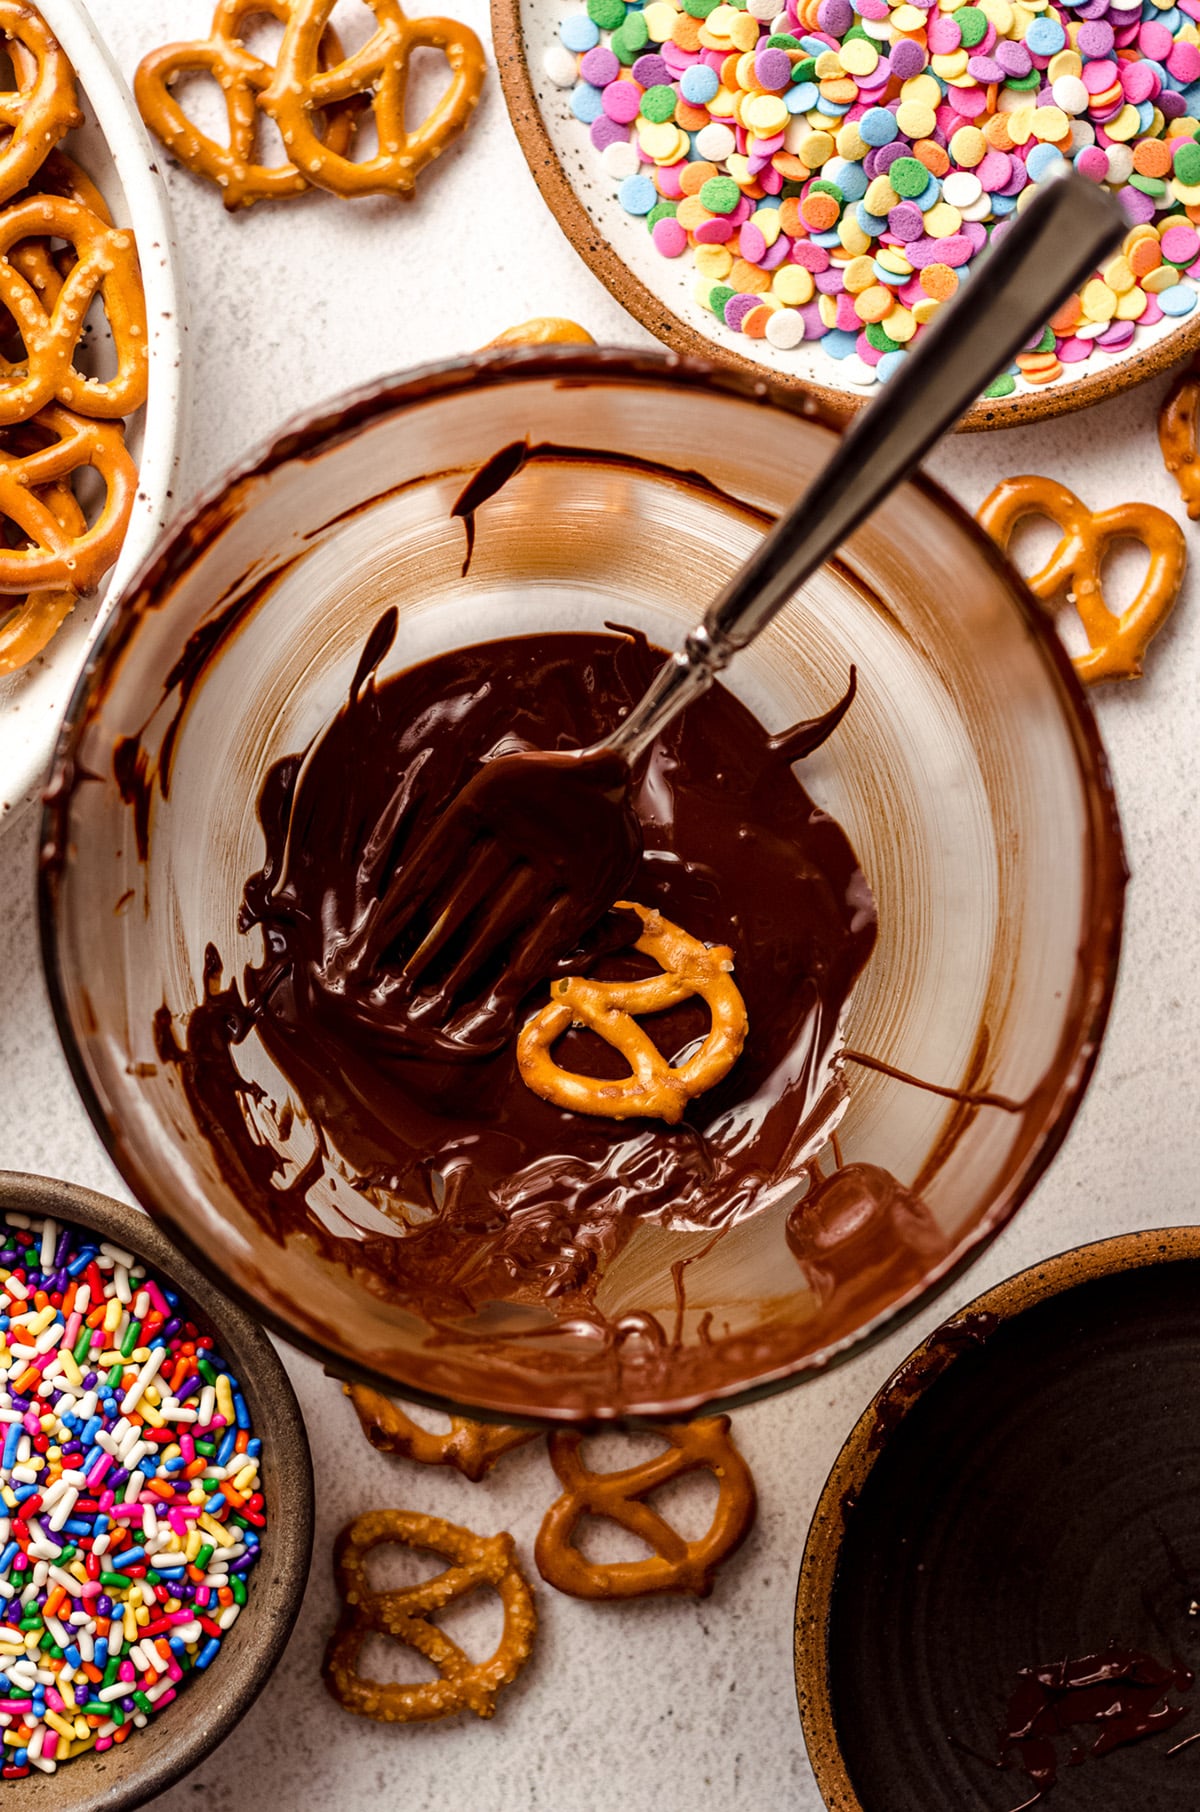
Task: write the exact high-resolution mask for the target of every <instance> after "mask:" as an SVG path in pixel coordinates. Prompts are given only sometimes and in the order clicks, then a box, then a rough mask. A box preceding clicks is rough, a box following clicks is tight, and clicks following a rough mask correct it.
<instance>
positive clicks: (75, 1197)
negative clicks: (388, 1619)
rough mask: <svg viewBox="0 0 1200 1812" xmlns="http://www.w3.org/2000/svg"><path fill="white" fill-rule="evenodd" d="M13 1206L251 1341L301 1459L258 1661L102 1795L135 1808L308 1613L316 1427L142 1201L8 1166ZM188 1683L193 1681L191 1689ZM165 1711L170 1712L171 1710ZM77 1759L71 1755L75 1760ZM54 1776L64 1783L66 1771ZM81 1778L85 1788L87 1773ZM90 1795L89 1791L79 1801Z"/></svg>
mask: <svg viewBox="0 0 1200 1812" xmlns="http://www.w3.org/2000/svg"><path fill="white" fill-rule="evenodd" d="M9 1210H14V1211H16V1212H18V1213H22V1214H30V1215H38V1214H41V1215H46V1214H52V1215H53V1216H54V1217H55V1219H57V1220H62V1221H72V1222H75V1223H77V1224H78V1225H79V1226H83V1227H87V1228H89V1229H91V1230H92V1231H93V1232H97V1233H100V1234H102V1235H104V1237H105V1238H108V1239H115V1240H116V1241H117V1242H118V1244H120V1245H122V1246H124V1247H126V1248H127V1249H129V1250H130V1251H133V1252H135V1253H136V1255H137V1256H138V1258H141V1259H144V1260H145V1261H146V1262H147V1263H148V1264H149V1265H151V1266H153V1268H154V1269H155V1270H156V1271H159V1272H161V1273H162V1274H163V1275H165V1276H166V1277H168V1278H169V1279H170V1281H171V1283H172V1284H174V1285H176V1286H177V1287H178V1288H179V1289H180V1290H181V1291H182V1293H183V1294H184V1295H185V1296H186V1297H187V1298H188V1299H189V1301H190V1302H192V1303H194V1305H195V1307H196V1308H197V1309H198V1310H199V1311H200V1313H201V1315H202V1316H203V1317H204V1319H206V1320H207V1321H210V1322H211V1323H212V1326H213V1329H214V1331H215V1332H216V1333H217V1334H218V1335H219V1336H220V1337H222V1338H224V1337H225V1336H226V1335H227V1334H230V1335H232V1336H233V1337H234V1338H236V1340H237V1341H238V1344H239V1347H240V1348H241V1349H242V1350H243V1352H244V1351H245V1350H246V1349H249V1351H250V1353H251V1358H250V1362H249V1365H248V1367H247V1368H246V1384H247V1388H248V1389H249V1390H250V1391H251V1392H252V1394H253V1395H254V1396H256V1397H257V1396H259V1395H260V1394H261V1395H262V1396H264V1397H265V1396H266V1394H267V1392H269V1393H270V1396H271V1415H270V1419H269V1421H270V1425H269V1428H266V1427H264V1430H263V1432H264V1436H265V1438H266V1439H268V1440H270V1441H271V1442H274V1443H279V1444H280V1445H287V1446H289V1447H290V1448H291V1449H292V1450H293V1452H294V1453H295V1454H296V1456H297V1458H298V1461H299V1467H298V1476H297V1477H296V1478H295V1479H294V1480H293V1481H291V1495H290V1496H289V1499H288V1504H287V1513H286V1515H284V1514H279V1515H278V1517H277V1518H276V1519H275V1522H276V1528H277V1539H276V1542H275V1544H274V1545H273V1549H272V1569H271V1572H272V1585H273V1586H275V1585H278V1586H280V1587H281V1591H280V1598H281V1604H280V1607H279V1608H278V1610H276V1611H275V1612H274V1614H273V1615H272V1616H270V1617H269V1618H268V1619H266V1620H265V1621H264V1622H263V1623H262V1624H261V1634H260V1636H259V1639H258V1641H257V1642H256V1643H255V1644H254V1645H253V1647H252V1648H251V1649H250V1650H249V1651H247V1654H246V1656H245V1659H246V1661H247V1662H252V1666H250V1667H248V1668H247V1676H246V1683H245V1684H244V1686H243V1687H242V1689H241V1690H237V1691H232V1692H226V1693H224V1694H222V1695H220V1696H219V1697H218V1698H217V1701H216V1703H215V1705H214V1706H213V1708H212V1711H211V1713H210V1714H209V1715H208V1716H207V1717H205V1718H203V1719H199V1720H192V1723H193V1728H192V1729H191V1730H188V1729H187V1728H185V1725H184V1722H183V1720H182V1718H181V1719H180V1721H179V1731H178V1738H177V1740H176V1741H175V1742H174V1743H173V1745H172V1747H171V1749H170V1751H169V1754H168V1755H166V1756H159V1757H149V1756H148V1757H147V1758H146V1760H145V1761H144V1762H143V1763H142V1764H141V1765H134V1764H133V1763H130V1764H129V1765H128V1766H127V1768H126V1769H125V1770H124V1771H123V1772H124V1774H125V1777H126V1778H123V1779H119V1780H115V1781H113V1782H111V1783H109V1784H107V1785H106V1786H105V1787H104V1790H103V1793H102V1800H103V1804H104V1806H105V1808H106V1812H131V1809H132V1808H134V1807H137V1806H142V1805H144V1804H145V1803H146V1801H147V1800H148V1799H150V1798H152V1797H153V1796H155V1795H157V1794H159V1793H163V1792H165V1791H166V1789H167V1788H168V1787H170V1786H173V1785H174V1783H175V1782H176V1781H178V1780H181V1779H182V1778H183V1776H184V1775H185V1774H188V1773H190V1771H191V1770H192V1769H193V1768H195V1767H197V1766H198V1765H199V1763H200V1762H202V1761H203V1760H204V1759H205V1757H206V1756H208V1755H209V1754H211V1752H212V1751H213V1750H214V1749H215V1748H216V1747H217V1746H218V1744H220V1743H222V1742H224V1740H225V1738H226V1737H227V1736H229V1735H230V1733H231V1732H232V1731H233V1729H234V1728H235V1726H236V1725H238V1724H239V1723H240V1722H241V1721H242V1719H243V1717H244V1716H245V1715H246V1713H247V1712H248V1711H249V1710H250V1707H251V1706H252V1705H253V1704H254V1701H255V1700H256V1699H257V1698H258V1696H259V1694H260V1693H261V1691H262V1689H263V1687H264V1686H265V1685H266V1684H267V1681H268V1680H269V1679H270V1677H271V1675H272V1674H273V1673H274V1671H275V1668H276V1666H277V1665H278V1663H279V1661H280V1659H281V1658H282V1655H283V1651H284V1649H285V1648H286V1647H287V1644H288V1641H289V1639H290V1637H291V1633H292V1630H293V1628H294V1626H295V1623H296V1619H297V1617H298V1616H299V1614H300V1607H301V1604H302V1603H303V1600H304V1593H305V1587H306V1585H307V1581H308V1569H309V1563H310V1560H311V1557H312V1545H313V1526H314V1520H315V1494H314V1487H313V1471H312V1454H311V1451H310V1449H309V1445H308V1434H307V1431H306V1429H305V1425H304V1417H303V1415H302V1413H301V1410H300V1405H299V1403H298V1401H297V1399H296V1393H295V1391H294V1389H293V1388H292V1382H291V1379H290V1378H289V1377H288V1375H287V1372H286V1370H285V1369H284V1366H283V1362H282V1360H281V1359H280V1357H279V1355H278V1353H277V1352H276V1351H275V1348H274V1347H273V1346H272V1344H271V1342H270V1340H269V1339H268V1338H267V1335H266V1333H265V1332H264V1331H263V1329H262V1327H261V1326H260V1325H259V1322H258V1320H257V1318H256V1317H255V1316H254V1315H253V1314H252V1313H248V1312H247V1310H246V1309H245V1307H244V1306H243V1305H242V1304H241V1303H238V1302H234V1301H231V1300H230V1298H229V1297H228V1296H227V1295H226V1294H225V1292H224V1291H223V1290H222V1289H221V1287H220V1285H219V1282H218V1281H217V1278H216V1276H215V1275H210V1274H206V1273H205V1272H204V1271H203V1270H201V1269H200V1268H199V1267H197V1266H196V1265H194V1264H193V1263H192V1261H191V1259H190V1258H189V1257H188V1256H187V1254H186V1253H183V1252H181V1251H180V1250H179V1249H178V1247H177V1246H176V1245H175V1244H174V1242H173V1241H172V1240H171V1239H170V1238H169V1237H168V1236H167V1234H166V1233H164V1232H163V1230H162V1228H161V1227H160V1226H159V1225H158V1224H157V1223H156V1222H155V1221H154V1220H152V1219H151V1217H150V1216H149V1215H148V1214H147V1213H145V1212H144V1211H143V1210H142V1209H140V1208H134V1207H131V1206H130V1205H129V1204H128V1203H127V1202H121V1201H118V1200H117V1199H116V1198H115V1197H113V1196H107V1195H101V1194H100V1193H99V1192H98V1191H97V1190H94V1189H88V1188H86V1187H85V1186H84V1185H83V1184H82V1183H69V1182H66V1181H65V1180H63V1179H60V1178H57V1177H47V1176H42V1175H39V1174H38V1173H37V1172H34V1171H18V1170H0V1213H5V1212H8V1211H9ZM210 1677H213V1678H219V1676H205V1678H206V1679H208V1678H210ZM190 1691H191V1689H190V1688H189V1694H190ZM180 1702H181V1703H182V1704H186V1703H187V1697H186V1696H185V1697H183V1698H181V1701H180ZM166 1715H167V1716H169V1715H170V1714H169V1708H168V1713H167V1714H166ZM120 1754H121V1755H122V1756H123V1757H124V1756H126V1755H129V1756H132V1757H134V1758H136V1757H137V1756H138V1754H139V1751H138V1748H137V1745H136V1744H130V1745H129V1746H128V1747H127V1748H126V1749H123V1750H121V1751H120ZM78 1760H79V1761H80V1762H83V1763H86V1760H87V1758H86V1757H85V1756H80V1757H79V1758H78ZM71 1765H72V1764H70V1763H68V1764H67V1768H68V1769H69V1768H70V1767H71ZM85 1771H86V1770H85ZM50 1778H51V1779H52V1780H54V1781H57V1780H58V1779H59V1778H60V1777H59V1776H58V1775H54V1776H52V1777H50ZM61 1778H62V1779H63V1780H67V1781H69V1780H72V1779H74V1776H73V1775H71V1774H69V1773H67V1772H64V1774H63V1776H62V1777H61ZM80 1786H81V1788H82V1787H83V1786H84V1781H83V1776H82V1775H81V1777H80ZM84 1797H85V1796H84V1795H82V1794H81V1799H80V1804H81V1805H82V1804H83V1803H84ZM93 1803H99V1802H93V1800H92V1799H91V1798H90V1796H89V1797H87V1804H88V1805H91V1804H93Z"/></svg>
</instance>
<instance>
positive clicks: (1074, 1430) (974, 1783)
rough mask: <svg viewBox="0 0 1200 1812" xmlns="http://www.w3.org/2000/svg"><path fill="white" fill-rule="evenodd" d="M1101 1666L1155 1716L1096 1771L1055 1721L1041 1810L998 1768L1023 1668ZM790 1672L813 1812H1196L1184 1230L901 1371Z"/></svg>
mask: <svg viewBox="0 0 1200 1812" xmlns="http://www.w3.org/2000/svg"><path fill="white" fill-rule="evenodd" d="M1112 1644H1115V1645H1117V1647H1118V1648H1119V1649H1122V1650H1124V1651H1125V1652H1126V1653H1130V1652H1133V1651H1136V1652H1138V1653H1140V1654H1141V1655H1143V1656H1146V1657H1149V1658H1151V1659H1153V1660H1154V1661H1156V1662H1157V1663H1158V1664H1160V1665H1161V1667H1162V1668H1163V1670H1164V1672H1170V1673H1173V1674H1175V1676H1176V1680H1175V1683H1173V1684H1172V1685H1171V1686H1170V1687H1169V1688H1168V1687H1164V1689H1163V1692H1162V1693H1161V1695H1160V1696H1159V1697H1158V1698H1157V1699H1156V1700H1155V1701H1154V1704H1155V1707H1156V1709H1158V1710H1159V1711H1162V1712H1170V1713H1171V1714H1172V1715H1171V1716H1170V1717H1167V1716H1164V1717H1162V1719H1161V1724H1162V1728H1158V1729H1155V1730H1152V1731H1151V1732H1150V1734H1148V1735H1146V1736H1144V1737H1141V1738H1139V1739H1137V1740H1135V1741H1132V1742H1128V1743H1123V1744H1121V1745H1120V1746H1118V1747H1115V1748H1113V1749H1112V1750H1111V1751H1110V1752H1109V1753H1106V1754H1096V1753H1095V1744H1096V1740H1097V1738H1098V1736H1099V1735H1100V1732H1101V1730H1102V1729H1103V1727H1104V1724H1103V1721H1100V1722H1097V1721H1093V1720H1090V1719H1089V1720H1088V1721H1085V1722H1080V1723H1071V1722H1070V1718H1071V1716H1072V1714H1073V1712H1075V1711H1077V1710H1078V1709H1079V1708H1080V1701H1079V1700H1078V1698H1074V1699H1072V1698H1070V1697H1069V1696H1068V1697H1066V1698H1061V1697H1060V1698H1057V1699H1055V1703H1056V1704H1058V1705H1059V1706H1060V1707H1061V1716H1062V1721H1063V1722H1064V1725H1066V1726H1067V1727H1066V1728H1064V1730H1063V1732H1062V1734H1061V1735H1058V1736H1056V1737H1055V1738H1054V1739H1053V1741H1054V1748H1055V1750H1056V1754H1057V1763H1058V1779H1057V1781H1056V1783H1055V1784H1054V1785H1053V1786H1052V1787H1051V1788H1050V1789H1049V1790H1048V1791H1046V1792H1045V1793H1044V1794H1043V1795H1041V1796H1040V1797H1039V1794H1038V1782H1037V1780H1036V1779H1032V1778H1031V1776H1030V1774H1029V1773H1027V1772H1025V1770H1024V1767H1023V1761H1022V1751H1021V1749H1020V1747H1019V1746H1018V1745H1012V1746H1011V1747H1010V1751H1009V1766H1008V1767H1007V1769H1001V1767H1000V1766H999V1762H1000V1759H1001V1753H1002V1749H1003V1740H1002V1739H1003V1733H1004V1732H1005V1730H1006V1729H1007V1728H1008V1718H1009V1714H1010V1709H1011V1707H1012V1703H1013V1699H1014V1695H1015V1693H1016V1691H1017V1690H1018V1688H1019V1687H1020V1684H1021V1670H1022V1669H1030V1668H1036V1669H1049V1668H1053V1667H1055V1666H1057V1665H1058V1664H1062V1663H1067V1664H1068V1667H1069V1666H1070V1664H1071V1663H1078V1662H1079V1661H1080V1660H1081V1658H1083V1657H1087V1656H1095V1655H1097V1654H1101V1653H1103V1652H1104V1651H1106V1650H1109V1649H1110V1645H1112ZM795 1663H796V1684H797V1695H798V1698H799V1704H800V1715H801V1719H802V1721H803V1725H804V1735H805V1740H806V1742H807V1744H808V1752H809V1757H810V1759H811V1761H812V1765H813V1769H814V1772H815V1774H816V1777H817V1783H818V1785H819V1787H820V1790H821V1793H822V1796H823V1797H824V1800H825V1803H826V1805H827V1806H828V1807H829V1808H830V1812H964V1808H967V1807H970V1808H971V1809H972V1812H1014V1809H1015V1808H1017V1807H1020V1806H1023V1805H1032V1804H1036V1803H1042V1801H1043V1800H1044V1802H1045V1803H1047V1804H1048V1805H1050V1806H1052V1807H1053V1809H1054V1812H1133V1809H1134V1808H1139V1809H1140V1808H1147V1809H1149V1808H1152V1809H1153V1812H1185V1809H1186V1812H1194V1809H1195V1807H1196V1806H1197V1805H1200V1743H1196V1744H1194V1745H1189V1744H1187V1742H1186V1739H1187V1738H1189V1737H1190V1736H1192V1735H1193V1734H1194V1733H1196V1732H1198V1731H1200V1690H1198V1689H1197V1687H1196V1686H1195V1685H1190V1686H1189V1685H1188V1675H1189V1674H1191V1675H1195V1674H1197V1673H1198V1672H1200V1228H1196V1227H1186V1228H1176V1229H1170V1230H1167V1231H1162V1232H1149V1233H1136V1234H1127V1235H1123V1236H1122V1237H1120V1238H1117V1239H1111V1240H1105V1241H1103V1242H1101V1243H1100V1244H1098V1245H1093V1246H1085V1247H1082V1248H1080V1249H1079V1250H1077V1251H1074V1252H1068V1253H1065V1254H1063V1255H1062V1256H1060V1257H1057V1258H1053V1259H1050V1260H1048V1261H1047V1262H1046V1263H1044V1264H1041V1265H1037V1266H1035V1267H1034V1268H1033V1269H1032V1270H1029V1271H1025V1272H1022V1273H1021V1274H1020V1275H1019V1276H1017V1277H1014V1278H1010V1279H1008V1280H1007V1281H1006V1282H1005V1283H1002V1284H1000V1285H999V1286H998V1287H997V1288H996V1289H994V1290H990V1291H989V1292H988V1293H987V1294H986V1295H984V1296H981V1297H979V1298H978V1299H977V1300H976V1301H975V1302H973V1303H971V1304H970V1306H969V1307H968V1308H967V1309H965V1310H964V1311H963V1312H962V1314H961V1315H958V1316H956V1317H955V1318H954V1320H952V1321H950V1322H947V1323H946V1324H944V1326H943V1327H941V1328H939V1329H938V1330H937V1331H936V1332H935V1333H933V1334H932V1335H931V1336H930V1337H929V1339H928V1340H927V1341H925V1343H924V1344H923V1345H922V1346H920V1347H919V1348H918V1349H917V1350H916V1352H915V1353H914V1354H913V1355H912V1356H911V1357H910V1358H909V1359H908V1360H907V1361H906V1362H905V1363H904V1365H902V1366H901V1367H900V1369H899V1370H898V1371H897V1372H896V1373H895V1374H894V1375H893V1377H892V1378H891V1379H890V1381H889V1382H888V1384H887V1385H886V1386H885V1387H884V1389H883V1390H882V1391H881V1392H880V1394H879V1396H877V1397H876V1398H875V1400H874V1402H873V1403H872V1404H871V1405H870V1407H869V1408H868V1409H867V1410H866V1412H865V1413H864V1415H863V1416H862V1417H861V1419H860V1420H859V1422H858V1425H857V1426H856V1428H855V1429H854V1432H853V1434H852V1435H851V1436H850V1439H849V1440H848V1441H847V1443H846V1445H845V1447H844V1448H843V1450H842V1452H841V1454H840V1456H839V1458H838V1461H837V1464H836V1465H835V1466H834V1469H833V1471H832V1473H831V1474H830V1477H829V1480H828V1482H827V1484H826V1486H825V1490H824V1492H823V1493H822V1496H821V1500H820V1502H819V1504H818V1506H817V1511H816V1514H815V1516H814V1518H813V1523H812V1527H811V1529H810V1532H809V1537H808V1543H807V1546H806V1549H805V1554H804V1560H803V1563H802V1565H801V1571H800V1583H799V1590H798V1594H797V1602H796V1644H795ZM1059 1677H1060V1678H1062V1677H1063V1676H1059ZM1067 1677H1073V1676H1070V1675H1068V1676H1067ZM1050 1696H1051V1697H1054V1695H1053V1694H1051V1695H1050ZM1112 1697H1113V1700H1114V1703H1115V1702H1116V1700H1117V1699H1118V1698H1119V1697H1120V1687H1119V1686H1118V1687H1116V1688H1114V1689H1113V1691H1112ZM1181 1708H1186V1709H1183V1710H1182V1715H1180V1716H1177V1717H1176V1716H1174V1715H1173V1714H1175V1713H1178V1712H1180V1711H1181ZM1093 1709H1094V1707H1093ZM1119 1715H1120V1714H1118V1721H1119ZM1110 1723H1111V1720H1110ZM1168 1726H1169V1727H1168ZM1024 1753H1025V1757H1026V1758H1028V1757H1029V1756H1030V1755H1031V1752H1030V1751H1025V1752H1024ZM1073 1763H1074V1765H1072V1764H1073Z"/></svg>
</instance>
